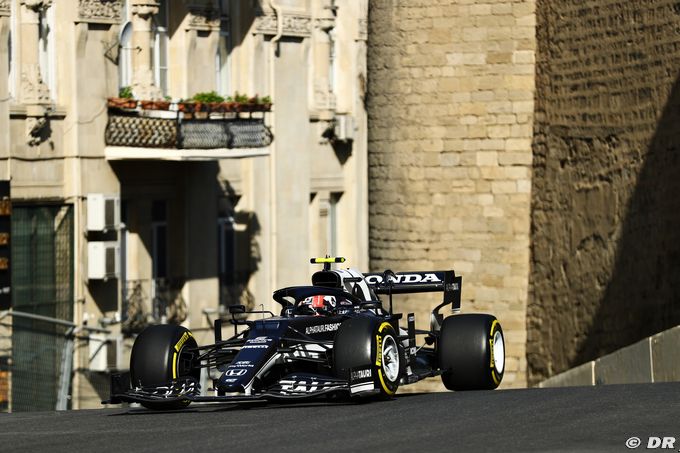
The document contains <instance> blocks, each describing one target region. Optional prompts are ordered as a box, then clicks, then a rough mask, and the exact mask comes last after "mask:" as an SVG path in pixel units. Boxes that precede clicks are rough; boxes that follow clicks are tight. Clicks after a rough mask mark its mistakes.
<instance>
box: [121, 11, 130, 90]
mask: <svg viewBox="0 0 680 453" xmlns="http://www.w3.org/2000/svg"><path fill="white" fill-rule="evenodd" d="M118 80H119V83H120V85H119V87H118V88H123V87H127V86H130V85H132V22H127V23H126V24H125V25H124V26H123V28H122V30H121V32H120V53H119V54H118Z"/></svg>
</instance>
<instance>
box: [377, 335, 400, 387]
mask: <svg viewBox="0 0 680 453" xmlns="http://www.w3.org/2000/svg"><path fill="white" fill-rule="evenodd" d="M388 348H390V350H391V351H392V352H393V354H391V357H390V360H391V364H390V365H392V366H390V368H388V367H387V364H386V363H387V360H386V359H387V352H388V351H387V349H388ZM381 352H382V364H381V366H382V369H383V373H384V374H385V378H386V379H387V380H388V381H390V382H396V380H397V378H398V377H399V365H400V363H399V360H400V359H399V349H398V348H397V342H396V341H394V337H393V336H392V335H386V336H384V337H383V340H382V351H381ZM394 364H396V367H395V366H394Z"/></svg>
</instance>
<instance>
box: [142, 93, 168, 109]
mask: <svg viewBox="0 0 680 453" xmlns="http://www.w3.org/2000/svg"><path fill="white" fill-rule="evenodd" d="M139 103H140V104H141V106H142V109H144V110H168V109H169V108H170V96H165V98H164V99H151V100H143V101H139Z"/></svg>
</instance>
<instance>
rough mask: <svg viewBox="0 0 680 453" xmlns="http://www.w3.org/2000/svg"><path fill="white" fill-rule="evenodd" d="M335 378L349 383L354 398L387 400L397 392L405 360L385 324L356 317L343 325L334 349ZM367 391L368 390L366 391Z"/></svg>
mask: <svg viewBox="0 0 680 453" xmlns="http://www.w3.org/2000/svg"><path fill="white" fill-rule="evenodd" d="M333 367H334V370H335V375H336V376H338V377H339V378H341V379H347V380H348V381H350V384H351V385H352V386H353V387H352V392H353V394H357V395H361V393H362V392H364V391H367V393H370V394H373V395H375V390H376V389H377V390H378V396H379V397H381V398H390V397H391V396H392V395H394V394H395V393H396V392H397V389H398V388H399V380H400V379H401V376H402V375H403V373H404V367H405V360H404V353H403V350H402V348H401V347H400V346H399V342H398V337H397V334H396V332H395V331H394V328H393V327H392V325H391V324H390V323H389V322H387V321H381V320H376V319H373V318H369V317H363V316H358V317H356V318H351V319H348V320H347V321H345V322H343V323H342V325H341V326H340V328H339V329H338V332H337V334H336V335H335V342H334V346H333ZM365 389H368V390H365Z"/></svg>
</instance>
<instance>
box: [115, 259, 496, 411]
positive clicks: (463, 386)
mask: <svg viewBox="0 0 680 453" xmlns="http://www.w3.org/2000/svg"><path fill="white" fill-rule="evenodd" d="M311 262H312V263H322V264H324V269H323V270H321V271H319V272H316V273H314V275H313V276H312V285H310V286H293V287H289V288H283V289H279V290H277V291H275V292H274V300H275V301H276V302H278V303H279V304H280V305H281V312H280V314H279V315H278V316H276V315H274V314H273V313H270V312H263V311H249V312H247V311H246V310H245V307H244V306H242V305H236V306H231V307H230V308H229V312H230V313H231V319H229V320H228V321H229V322H230V323H231V324H233V325H234V335H233V336H232V337H231V338H228V339H222V323H223V321H222V320H221V319H218V320H216V321H215V326H214V327H215V342H214V343H213V344H210V345H205V346H199V345H198V344H197V343H196V340H195V339H194V336H193V335H192V333H191V332H190V331H189V330H187V329H186V328H184V327H182V326H177V325H155V326H151V327H148V328H147V329H146V330H144V331H143V332H142V333H141V334H140V335H139V336H138V337H137V339H136V340H135V343H134V345H133V348H132V356H131V359H130V371H129V373H123V374H117V375H113V376H112V380H111V397H110V399H109V400H108V401H105V402H104V403H106V404H117V403H122V402H136V403H141V404H142V405H143V406H145V407H147V408H149V409H159V410H167V409H179V408H183V407H186V406H187V405H189V404H190V403H191V402H237V403H238V402H245V401H272V400H298V399H307V398H314V397H319V396H332V397H338V398H344V399H347V398H365V397H374V398H389V397H391V396H392V395H394V394H395V393H396V391H397V388H398V387H399V386H400V385H408V384H413V383H415V382H418V381H420V380H422V379H425V378H427V377H432V376H441V379H442V382H443V383H444V385H445V386H446V388H448V389H450V390H479V389H494V388H496V387H498V385H499V384H500V382H501V380H502V379H503V370H504V367H505V342H504V339H503V330H502V328H501V325H500V323H499V322H498V320H497V319H496V318H495V317H494V316H491V315H487V314H457V313H458V312H459V311H460V291H461V284H462V281H461V277H459V276H456V275H455V273H454V271H452V270H450V271H425V272H397V273H395V272H392V271H390V270H387V271H385V272H382V273H366V274H363V273H361V272H359V271H356V270H354V269H334V270H333V269H331V263H342V262H344V258H316V259H312V260H311ZM421 292H442V293H443V301H442V302H441V304H439V305H438V306H437V307H435V308H434V310H433V311H432V314H431V320H430V329H429V330H418V329H416V328H415V317H414V315H413V314H408V315H407V316H406V322H405V326H403V327H402V326H401V325H400V323H401V322H402V317H403V316H402V314H400V313H393V311H392V296H393V295H396V294H404V293H421ZM384 299H387V306H385V304H384V302H385V300H384ZM445 306H450V307H451V309H452V310H453V313H454V314H452V315H451V316H448V317H446V318H445V317H444V316H443V315H442V314H441V313H439V310H440V309H441V308H443V307H445ZM248 314H257V315H258V317H259V316H262V318H261V319H256V320H245V319H242V318H245V317H247V315H248ZM265 314H269V317H265ZM239 326H245V327H244V328H242V329H241V331H240V332H239V331H238V328H239ZM202 370H203V382H211V383H212V385H211V386H210V387H211V388H207V389H202V388H201V385H200V382H201V377H202ZM207 376H214V377H215V378H214V379H212V380H209V379H207V378H206V377H207ZM204 387H208V386H207V385H206V386H204Z"/></svg>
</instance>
